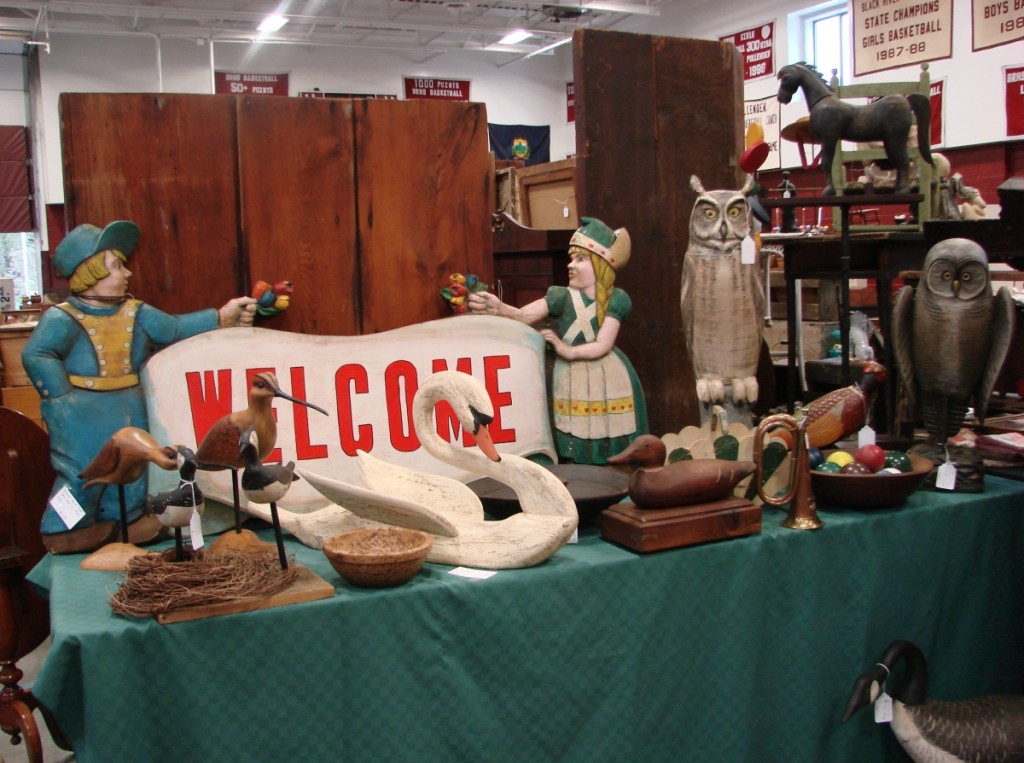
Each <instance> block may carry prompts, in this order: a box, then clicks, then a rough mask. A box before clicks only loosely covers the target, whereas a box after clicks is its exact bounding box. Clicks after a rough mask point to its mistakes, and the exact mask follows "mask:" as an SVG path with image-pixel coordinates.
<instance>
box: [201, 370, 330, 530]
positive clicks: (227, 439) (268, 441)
mask: <svg viewBox="0 0 1024 763" xmlns="http://www.w3.org/2000/svg"><path fill="white" fill-rule="evenodd" d="M275 397H282V398H284V399H285V400H290V401H292V402H293V403H298V404H300V405H304V406H306V407H308V408H312V409H314V410H317V411H320V413H322V414H323V415H324V416H327V415H328V414H327V411H325V410H324V409H323V408H321V407H320V406H318V405H313V404H312V403H307V402H306V401H305V400H299V399H298V398H296V397H292V396H291V395H289V394H287V393H285V392H282V391H281V386H280V385H279V384H278V383H277V377H276V376H274V374H272V373H270V372H269V371H263V372H261V373H258V374H256V375H255V376H253V377H252V384H250V385H249V405H248V407H247V408H245V409H244V410H241V411H234V412H233V413H229V414H228V415H226V416H223V417H221V418H220V419H218V420H217V421H216V422H214V424H213V426H212V427H210V431H208V432H207V433H206V436H205V437H203V441H202V442H201V443H200V444H199V448H198V449H197V450H196V460H197V461H198V463H199V468H200V469H205V470H207V471H217V470H220V469H231V470H232V492H233V496H234V509H235V532H236V533H237V532H240V530H241V521H240V516H239V507H238V472H237V470H238V469H241V468H243V467H244V466H245V460H244V459H243V458H242V454H241V449H240V445H239V443H240V442H241V437H242V433H243V432H245V431H246V430H247V429H249V428H250V427H251V428H252V429H253V430H254V431H255V433H256V438H257V443H258V448H259V458H260V460H262V459H264V458H266V457H267V456H269V455H270V451H272V450H273V449H274V446H275V445H276V444H277V421H276V420H275V419H274V411H273V408H272V407H271V403H272V402H273V400H274V398H275Z"/></svg>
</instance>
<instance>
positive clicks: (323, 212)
mask: <svg viewBox="0 0 1024 763" xmlns="http://www.w3.org/2000/svg"><path fill="white" fill-rule="evenodd" d="M238 169H239V190H240V196H241V209H242V241H243V246H242V251H243V252H245V254H246V257H247V260H248V262H247V263H246V265H247V270H248V275H249V280H250V282H251V283H253V284H255V283H256V281H258V280H264V281H267V282H270V283H274V282H277V281H280V280H283V279H287V280H289V281H291V282H292V283H293V284H294V288H295V295H294V299H293V301H292V304H291V305H290V306H289V308H288V309H287V310H285V311H284V312H282V313H279V314H278V315H276V316H274V317H272V318H269V319H267V320H266V321H265V322H264V321H261V324H260V325H262V326H263V327H265V328H273V329H279V330H281V331H296V332H301V333H305V334H337V335H345V334H358V333H359V304H360V300H359V277H358V268H359V263H358V258H357V252H356V237H355V220H356V186H355V152H354V149H353V145H352V101H350V100H342V99H334V98H331V99H326V98H325V99H313V98H267V97H265V96H246V97H240V98H239V101H238Z"/></svg>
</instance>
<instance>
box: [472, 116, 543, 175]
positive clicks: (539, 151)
mask: <svg viewBox="0 0 1024 763" xmlns="http://www.w3.org/2000/svg"><path fill="white" fill-rule="evenodd" d="M487 135H488V137H489V138H490V140H491V151H493V152H494V158H495V159H525V160H526V166H528V167H529V166H530V165H531V164H543V163H544V162H549V161H551V128H550V127H549V126H547V125H544V126H536V125H496V124H492V123H490V122H488V123H487Z"/></svg>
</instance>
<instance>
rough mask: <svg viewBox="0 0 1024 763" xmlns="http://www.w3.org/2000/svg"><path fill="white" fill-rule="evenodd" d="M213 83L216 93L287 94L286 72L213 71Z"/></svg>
mask: <svg viewBox="0 0 1024 763" xmlns="http://www.w3.org/2000/svg"><path fill="white" fill-rule="evenodd" d="M213 85H214V89H213V92H214V93H216V94H217V95H285V96H286V95H288V75H287V74H244V73H242V72H214V74H213Z"/></svg>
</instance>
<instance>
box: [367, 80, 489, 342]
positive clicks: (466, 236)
mask: <svg viewBox="0 0 1024 763" xmlns="http://www.w3.org/2000/svg"><path fill="white" fill-rule="evenodd" d="M355 106H356V116H355V133H356V141H355V142H356V176H357V179H358V187H359V202H358V206H359V245H360V273H361V275H362V293H363V300H362V305H363V319H362V333H364V334H369V333H374V332H377V331H386V330H388V329H393V328H398V327H399V326H405V325H408V324H410V323H418V322H420V321H427V320H432V319H434V318H443V317H445V316H446V315H450V314H451V311H450V310H449V308H448V306H447V305H446V304H445V303H444V301H443V300H442V299H441V298H440V297H439V295H438V292H439V290H440V289H441V288H442V287H444V286H446V285H447V283H448V274H450V273H476V274H477V275H479V276H480V277H481V278H482V279H483V280H484V281H486V282H488V283H490V281H491V278H492V273H493V270H492V269H493V264H492V256H491V250H492V247H493V243H492V240H491V224H490V220H491V216H490V212H491V210H490V208H489V199H490V198H491V183H492V171H491V168H490V162H489V159H488V154H487V114H486V110H485V108H484V106H483V104H480V103H446V102H442V101H428V100H414V101H383V100H381V101H377V100H362V101H356V102H355Z"/></svg>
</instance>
